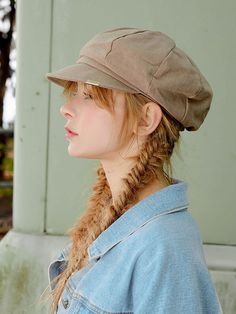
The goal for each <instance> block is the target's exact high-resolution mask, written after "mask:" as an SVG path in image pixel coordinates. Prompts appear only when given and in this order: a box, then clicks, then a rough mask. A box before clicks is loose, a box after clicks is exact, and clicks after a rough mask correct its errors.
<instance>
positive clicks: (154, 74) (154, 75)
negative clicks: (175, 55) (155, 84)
mask: <svg viewBox="0 0 236 314" xmlns="http://www.w3.org/2000/svg"><path fill="white" fill-rule="evenodd" d="M175 47H176V44H175V45H174V47H172V48H171V50H170V51H169V52H168V54H167V55H166V56H165V58H164V59H163V60H162V61H161V63H160V65H159V67H158V68H157V70H156V71H155V72H154V73H153V76H152V79H151V82H150V83H149V85H148V93H149V92H150V88H151V85H152V81H153V79H154V77H155V78H157V77H158V75H157V73H158V71H160V68H161V66H162V64H163V62H164V61H165V60H166V59H167V58H168V56H169V55H170V54H171V52H172V51H173V49H174V48H175ZM156 75H157V76H156Z"/></svg>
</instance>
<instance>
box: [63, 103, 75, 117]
mask: <svg viewBox="0 0 236 314" xmlns="http://www.w3.org/2000/svg"><path fill="white" fill-rule="evenodd" d="M60 113H61V115H62V116H63V117H65V118H70V117H72V116H73V112H72V109H71V108H70V107H69V103H65V104H63V105H62V106H61V107H60Z"/></svg>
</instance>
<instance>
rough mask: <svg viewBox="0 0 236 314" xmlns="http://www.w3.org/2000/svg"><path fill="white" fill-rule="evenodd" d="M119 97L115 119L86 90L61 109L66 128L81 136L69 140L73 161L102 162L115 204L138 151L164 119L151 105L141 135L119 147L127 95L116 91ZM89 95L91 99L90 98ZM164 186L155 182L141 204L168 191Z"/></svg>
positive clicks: (143, 195)
mask: <svg viewBox="0 0 236 314" xmlns="http://www.w3.org/2000/svg"><path fill="white" fill-rule="evenodd" d="M113 92H114V96H115V119H114V118H113V117H112V115H111V113H109V112H108V111H107V110H105V109H103V108H100V107H98V106H97V105H96V103H95V101H94V99H91V98H90V97H89V96H87V95H88V92H86V91H85V90H83V89H80V90H79V91H78V92H77V93H76V94H75V95H74V96H73V97H72V98H71V99H70V100H68V101H67V102H66V103H64V104H63V105H62V106H61V107H60V113H61V114H62V116H63V117H65V118H66V119H67V123H66V126H67V127H69V128H70V129H71V130H72V131H74V132H76V133H78V135H76V136H74V137H72V138H69V139H68V141H69V146H68V153H69V155H70V156H71V157H77V158H88V159H98V160H100V162H101V164H102V166H103V168H104V171H105V174H106V177H107V180H108V183H109V186H110V189H111V193H112V198H113V204H114V201H115V199H116V197H117V196H118V194H119V192H120V186H121V184H122V182H121V180H122V177H125V176H126V174H127V173H128V172H129V171H130V169H131V168H132V167H133V166H134V164H135V162H136V156H137V155H138V148H139V146H140V145H141V144H142V142H143V141H145V139H146V138H147V136H148V134H150V133H151V132H153V131H154V130H155V129H156V128H157V126H158V124H159V122H160V120H161V117H162V110H161V107H160V106H159V105H158V104H156V103H154V102H151V101H150V102H148V103H146V104H145V106H144V107H143V116H142V117H143V119H142V123H141V124H140V125H139V128H138V134H136V133H135V132H134V134H133V135H134V136H133V138H132V139H131V140H130V141H128V142H127V143H126V144H125V145H124V146H123V147H120V146H119V144H118V139H117V135H118V132H119V130H120V127H121V123H122V119H123V115H124V106H125V101H124V94H123V93H122V92H120V91H118V90H113ZM86 94H87V95H86ZM165 186H166V184H165V183H163V182H158V181H155V182H152V183H151V184H150V185H148V186H147V187H146V188H145V189H144V190H142V192H140V194H139V196H138V200H141V199H143V198H144V197H146V196H147V195H149V194H151V193H154V192H155V191H158V190H160V189H161V188H163V187H165Z"/></svg>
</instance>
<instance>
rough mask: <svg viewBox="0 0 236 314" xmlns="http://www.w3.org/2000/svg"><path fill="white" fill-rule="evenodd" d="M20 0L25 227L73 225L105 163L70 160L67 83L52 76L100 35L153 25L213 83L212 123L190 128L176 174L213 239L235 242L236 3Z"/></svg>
mask: <svg viewBox="0 0 236 314" xmlns="http://www.w3.org/2000/svg"><path fill="white" fill-rule="evenodd" d="M18 5H19V6H20V12H21V13H20V14H19V18H20V19H21V22H19V25H18V38H19V39H20V40H19V41H18V43H19V45H18V61H19V62H18V65H17V66H18V77H19V76H20V80H19V81H18V82H19V83H18V86H17V89H18V99H17V106H18V108H17V115H18V118H17V119H18V122H17V124H16V128H17V130H16V131H17V132H16V135H17V138H16V150H17V153H18V161H17V164H16V179H15V185H17V189H16V193H15V196H14V225H15V227H16V229H24V230H26V231H27V230H32V231H35V232H42V231H43V229H45V230H46V231H47V232H48V233H52V234H60V233H63V232H64V231H65V230H67V228H69V227H70V226H71V225H72V224H73V222H74V221H75V218H76V217H79V215H80V213H81V212H82V211H83V210H84V209H85V204H86V200H87V197H88V195H89V188H90V186H91V184H92V182H93V180H94V179H95V169H96V165H97V164H98V161H95V160H85V159H75V158H71V157H69V155H68V153H67V146H68V142H67V140H66V139H65V132H64V125H65V123H66V121H65V119H64V118H63V117H62V116H61V115H60V113H59V108H60V105H61V104H62V103H63V98H62V97H61V96H60V93H61V92H62V89H61V88H60V87H58V86H56V85H54V84H51V86H50V87H49V83H48V82H47V80H46V79H45V74H46V72H49V71H54V70H56V69H59V68H61V67H64V66H67V65H69V64H73V63H74V62H75V61H76V60H77V59H78V55H79V50H80V49H81V47H82V46H83V45H84V44H85V43H86V41H87V40H89V39H90V38H91V37H92V36H93V35H95V34H96V33H97V32H99V31H104V30H106V29H109V28H115V27H122V26H127V27H145V28H150V29H153V30H159V31H163V32H165V33H167V34H168V35H170V36H171V37H173V38H174V39H175V41H176V43H177V45H178V46H179V47H180V48H182V49H183V50H185V51H186V52H187V53H189V55H190V56H191V57H192V58H193V59H194V61H195V62H196V63H197V64H198V65H199V67H200V69H201V70H202V72H203V73H204V74H205V76H206V78H207V79H208V80H209V82H210V83H211V85H212V87H213V90H214V98H213V103H212V107H211V109H210V111H209V113H208V116H207V117H206V120H205V122H204V124H203V125H202V126H201V128H200V129H199V130H198V131H197V132H187V131H184V132H183V133H182V136H183V137H182V146H181V147H182V149H181V151H182V160H181V159H179V158H178V157H176V156H175V157H174V158H173V165H174V167H175V176H176V177H179V178H183V179H185V180H187V181H188V182H189V199H190V208H189V210H191V211H192V213H193V215H194V217H195V218H196V219H197V221H198V222H199V225H200V228H201V231H202V234H203V239H204V242H205V243H222V244H223V243H225V244H236V229H235V218H236V217H235V215H236V214H235V205H234V202H235V192H236V180H235V179H236V167H235V160H236V143H235V139H234V138H233V135H234V134H235V129H236V124H235V123H234V120H235V115H236V107H235V105H234V98H233V96H234V84H235V81H236V74H235V56H236V44H235V40H233V38H234V37H235V29H236V19H235V10H236V2H235V0H228V1H226V2H222V1H215V0H214V1H213V0H209V1H207V2H206V1H203V0H198V1H194V0H185V1H183V0H182V1H170V0H165V1H160V0H155V1H154V0H147V1H145V2H144V1H137V0H132V1H131V0H130V1H125V0H123V1H111V0H102V1H96V0H93V1H92V0H90V1H88V0H86V1H78V0H70V1H64V0H56V1H49V0H47V1H46V0H44V1H42V0H41V1H39V0H38V1H36V0H34V1H26V0H21V1H19V2H18ZM23 21H24V22H23ZM35 32H36V34H35ZM37 92H39V94H38V93H37ZM23 125H25V126H26V127H24V126H23ZM19 155H20V156H19ZM23 159H24V160H26V161H27V162H23Z"/></svg>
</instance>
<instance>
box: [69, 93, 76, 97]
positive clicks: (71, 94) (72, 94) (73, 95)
mask: <svg viewBox="0 0 236 314" xmlns="http://www.w3.org/2000/svg"><path fill="white" fill-rule="evenodd" d="M77 95H78V94H77V92H70V97H75V96H77Z"/></svg>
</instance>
